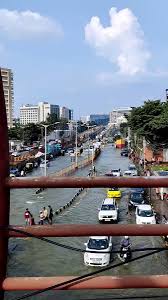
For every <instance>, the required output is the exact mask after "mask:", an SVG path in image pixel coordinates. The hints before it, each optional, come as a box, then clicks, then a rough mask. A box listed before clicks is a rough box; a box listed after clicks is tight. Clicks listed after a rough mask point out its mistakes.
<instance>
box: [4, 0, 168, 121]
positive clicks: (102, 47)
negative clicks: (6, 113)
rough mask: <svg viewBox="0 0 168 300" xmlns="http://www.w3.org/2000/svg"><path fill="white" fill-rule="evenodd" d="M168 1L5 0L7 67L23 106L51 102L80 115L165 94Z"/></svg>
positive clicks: (105, 111) (16, 96) (128, 104)
mask: <svg viewBox="0 0 168 300" xmlns="http://www.w3.org/2000/svg"><path fill="white" fill-rule="evenodd" d="M167 11H168V1H167V0H161V1H159V2H158V1H153V0H152V1H151V0H140V1H135V0H124V1H122V0H117V1H112V0H111V1H110V0H105V1H102V0H84V1H80V0H47V1H46V0H1V1H0V65H1V66H3V67H9V68H12V69H13V71H14V89H15V111H16V113H17V114H18V108H19V106H20V105H21V104H26V103H36V102H38V101H43V100H44V101H48V102H50V103H55V104H59V105H65V106H68V107H70V108H72V109H74V112H75V115H76V116H77V117H78V116H79V115H86V114H90V113H107V112H109V111H111V110H112V108H113V107H117V106H130V105H132V106H136V105H140V104H142V103H143V101H144V100H145V99H149V98H150V99H151V98H162V99H164V95H165V89H166V88H168V54H167V53H168V43H167V28H168V18H167Z"/></svg>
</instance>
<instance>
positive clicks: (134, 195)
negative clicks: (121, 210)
mask: <svg viewBox="0 0 168 300" xmlns="http://www.w3.org/2000/svg"><path fill="white" fill-rule="evenodd" d="M131 200H133V201H134V202H138V203H141V202H142V200H143V196H142V194H141V193H132V194H131Z"/></svg>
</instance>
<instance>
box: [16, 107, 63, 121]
mask: <svg viewBox="0 0 168 300" xmlns="http://www.w3.org/2000/svg"><path fill="white" fill-rule="evenodd" d="M51 114H56V115H57V118H59V105H54V104H49V103H48V102H39V103H38V105H30V104H27V105H23V106H21V107H20V123H21V124H23V125H26V124H29V123H35V124H36V123H40V122H45V121H46V120H47V118H48V117H49V115H51Z"/></svg>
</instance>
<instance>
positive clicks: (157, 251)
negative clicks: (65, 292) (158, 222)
mask: <svg viewBox="0 0 168 300" xmlns="http://www.w3.org/2000/svg"><path fill="white" fill-rule="evenodd" d="M164 250H165V248H164V249H161V250H156V251H152V252H150V253H146V254H143V255H141V256H137V257H135V258H132V259H130V260H129V262H120V263H117V264H115V265H112V266H108V267H105V268H102V269H101V270H98V271H94V272H90V273H87V274H84V275H81V276H79V277H77V278H74V279H70V280H67V281H64V282H62V283H59V284H55V285H52V286H49V287H47V288H44V289H41V290H39V291H35V292H32V293H28V294H26V295H23V296H21V297H19V298H15V299H14V300H23V299H26V298H29V297H32V296H36V295H39V294H42V293H44V292H47V291H50V290H52V289H55V288H60V287H62V288H63V287H64V286H67V285H70V284H72V283H75V282H78V281H79V280H82V279H85V278H88V277H91V276H95V275H97V274H100V273H103V272H104V271H108V270H112V269H114V268H117V267H120V266H122V265H125V264H128V263H131V262H134V261H137V260H140V259H142V258H145V257H148V256H151V255H153V254H156V253H159V252H162V251H164Z"/></svg>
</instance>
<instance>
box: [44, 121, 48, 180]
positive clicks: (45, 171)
mask: <svg viewBox="0 0 168 300" xmlns="http://www.w3.org/2000/svg"><path fill="white" fill-rule="evenodd" d="M47 127H48V125H44V128H45V146H44V147H45V156H44V160H45V167H44V176H47Z"/></svg>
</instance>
